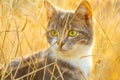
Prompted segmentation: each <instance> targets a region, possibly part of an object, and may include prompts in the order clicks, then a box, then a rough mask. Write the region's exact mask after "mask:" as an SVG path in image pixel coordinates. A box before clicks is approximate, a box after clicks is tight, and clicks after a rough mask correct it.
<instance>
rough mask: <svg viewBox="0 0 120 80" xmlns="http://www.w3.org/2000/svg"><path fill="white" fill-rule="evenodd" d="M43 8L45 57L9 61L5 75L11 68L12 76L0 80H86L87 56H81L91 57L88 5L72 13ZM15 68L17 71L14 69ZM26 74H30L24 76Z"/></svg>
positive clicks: (39, 55) (85, 4) (41, 55)
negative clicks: (46, 46) (45, 32)
mask: <svg viewBox="0 0 120 80" xmlns="http://www.w3.org/2000/svg"><path fill="white" fill-rule="evenodd" d="M45 9H46V13H47V20H48V26H47V30H48V31H47V34H46V35H47V40H48V42H49V44H50V46H51V48H50V49H48V51H47V52H46V53H48V54H47V55H45V54H46V53H45V52H43V53H38V54H35V55H33V56H30V57H28V58H25V60H21V59H20V60H15V61H12V62H11V65H9V66H8V69H7V71H6V75H7V73H8V72H9V70H10V68H14V69H13V70H12V73H11V74H9V75H8V76H7V77H6V78H3V77H1V79H6V80H12V79H19V78H20V77H21V78H22V79H23V80H30V79H31V80H82V78H84V77H83V75H84V76H85V78H87V79H88V76H89V72H90V67H91V56H90V57H84V56H89V55H92V53H91V50H92V44H93V25H92V12H91V6H90V5H89V3H88V2H87V1H86V0H83V1H82V2H81V3H80V5H79V6H78V8H77V9H76V11H75V12H71V11H63V10H60V9H58V8H56V7H54V6H53V5H52V4H51V3H50V2H48V1H45ZM43 54H44V55H45V56H43ZM82 57H84V58H82ZM36 60H38V61H36ZM29 62H30V63H29ZM28 63H29V64H28ZM19 65H20V66H19ZM45 65H46V67H45V69H44V68H43V67H44V66H45ZM47 65H49V66H47ZM17 66H19V67H20V68H18V69H16V68H17ZM41 68H43V69H41ZM79 69H80V70H81V72H82V73H83V75H82V73H81V72H80V70H79ZM34 71H35V72H34ZM31 72H33V73H34V74H33V73H31ZM28 73H30V74H29V75H27V76H25V75H26V74H28ZM52 74H53V76H52Z"/></svg>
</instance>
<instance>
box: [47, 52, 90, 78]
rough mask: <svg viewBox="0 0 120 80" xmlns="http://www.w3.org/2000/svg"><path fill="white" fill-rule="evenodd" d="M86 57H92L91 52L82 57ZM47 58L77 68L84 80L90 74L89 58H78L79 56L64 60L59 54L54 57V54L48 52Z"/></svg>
mask: <svg viewBox="0 0 120 80" xmlns="http://www.w3.org/2000/svg"><path fill="white" fill-rule="evenodd" d="M86 55H92V53H91V51H90V50H88V51H87V54H85V55H83V56H86ZM49 57H51V58H52V59H55V58H56V57H57V59H58V60H61V61H63V62H66V63H68V64H69V65H71V66H73V67H75V68H78V67H79V68H80V70H81V71H82V73H83V74H84V76H85V77H86V78H87V77H88V75H89V73H90V68H91V65H92V59H91V56H88V57H84V58H83V57H79V56H76V57H72V58H66V57H63V56H61V55H59V54H57V55H56V53H54V52H53V51H52V52H50V54H49Z"/></svg>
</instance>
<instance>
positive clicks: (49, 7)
mask: <svg viewBox="0 0 120 80" xmlns="http://www.w3.org/2000/svg"><path fill="white" fill-rule="evenodd" d="M44 7H45V10H46V16H47V19H50V18H51V17H54V16H55V15H56V14H57V11H56V9H55V7H54V6H53V4H52V3H50V2H49V1H47V0H44Z"/></svg>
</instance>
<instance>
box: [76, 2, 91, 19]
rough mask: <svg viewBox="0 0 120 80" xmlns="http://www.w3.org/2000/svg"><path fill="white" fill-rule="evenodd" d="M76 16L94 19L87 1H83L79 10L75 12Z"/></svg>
mask: <svg viewBox="0 0 120 80" xmlns="http://www.w3.org/2000/svg"><path fill="white" fill-rule="evenodd" d="M75 14H77V15H79V17H80V16H86V15H87V16H88V17H89V18H91V19H92V8H91V6H90V4H89V2H88V1H87V0H83V1H82V2H81V3H80V4H79V6H78V8H77V10H76V11H75Z"/></svg>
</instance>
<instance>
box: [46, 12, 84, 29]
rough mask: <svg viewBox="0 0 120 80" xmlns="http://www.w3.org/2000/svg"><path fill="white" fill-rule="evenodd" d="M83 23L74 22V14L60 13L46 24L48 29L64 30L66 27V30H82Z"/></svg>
mask: <svg viewBox="0 0 120 80" xmlns="http://www.w3.org/2000/svg"><path fill="white" fill-rule="evenodd" d="M82 22H83V21H82V20H81V21H80V20H76V19H75V15H74V12H69V11H67V12H60V13H58V14H57V15H55V16H54V17H53V18H51V19H50V21H49V24H48V29H49V30H51V29H60V30H62V29H64V27H65V26H66V29H71V28H72V29H77V30H78V29H79V28H82V26H83V24H84V23H82Z"/></svg>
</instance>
